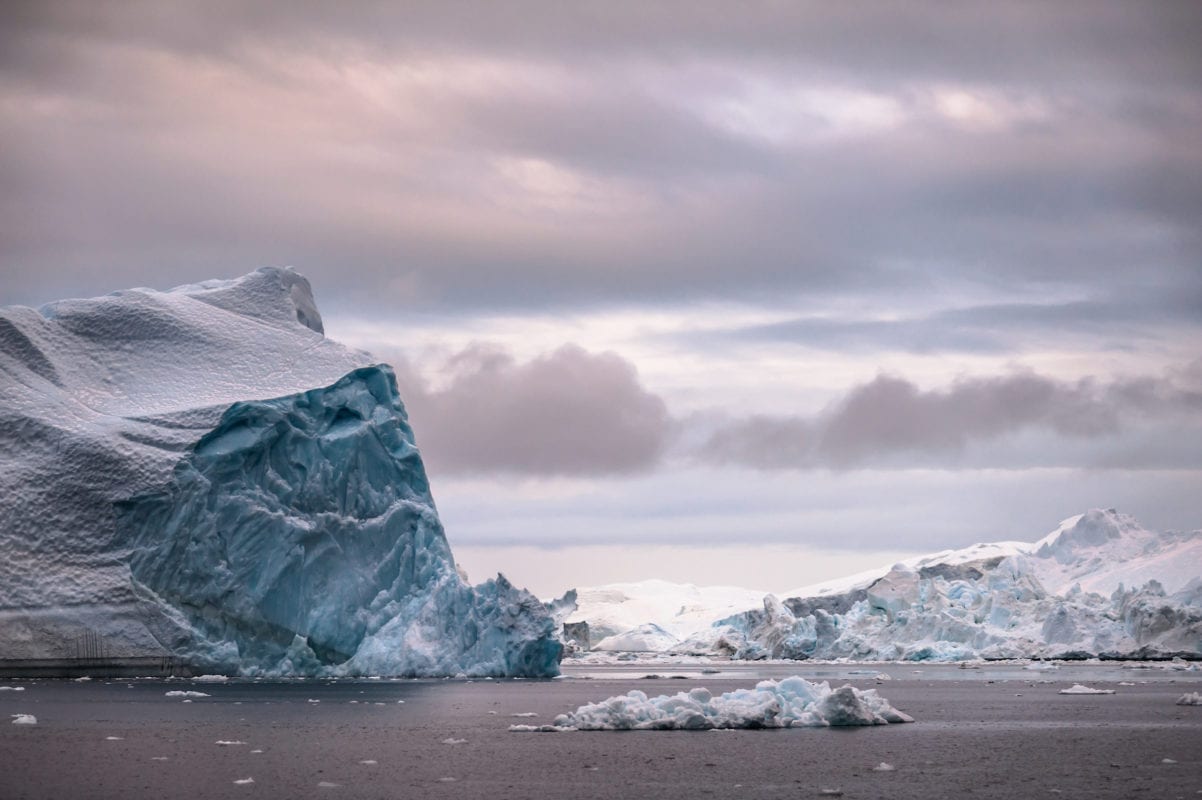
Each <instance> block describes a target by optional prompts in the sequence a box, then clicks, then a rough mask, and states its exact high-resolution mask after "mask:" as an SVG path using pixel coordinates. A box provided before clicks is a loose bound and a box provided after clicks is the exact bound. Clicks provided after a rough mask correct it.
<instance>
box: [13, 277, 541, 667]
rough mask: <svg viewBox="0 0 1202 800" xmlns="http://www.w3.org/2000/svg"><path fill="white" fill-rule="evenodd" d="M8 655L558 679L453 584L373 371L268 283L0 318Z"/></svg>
mask: <svg viewBox="0 0 1202 800" xmlns="http://www.w3.org/2000/svg"><path fill="white" fill-rule="evenodd" d="M0 492H2V494H0V496H2V497H3V498H4V499H3V500H2V501H0V502H2V503H3V504H4V513H5V518H6V522H7V524H6V525H5V526H4V529H3V530H0V546H3V548H4V550H5V552H6V553H7V554H9V558H7V559H6V560H5V561H4V563H3V564H0V643H3V652H4V654H5V658H7V659H21V660H27V661H60V662H61V661H68V662H69V661H73V660H74V661H79V660H81V659H83V660H87V661H90V662H95V661H97V660H98V659H99V660H101V661H103V660H113V659H130V658H135V659H136V658H139V657H143V658H145V657H158V658H167V659H170V660H171V661H172V663H178V664H181V665H184V667H185V668H186V669H189V670H192V671H195V672H215V673H228V674H241V675H269V676H287V675H411V676H416V675H454V674H466V675H481V676H482V675H497V676H510V675H514V676H516V675H521V676H545V675H555V674H557V673H558V661H559V657H560V653H561V648H562V646H561V644H560V643H559V641H558V639H557V636H556V625H555V622H554V620H553V619H552V618H551V616H550V615H549V614H548V612H547V610H546V609H545V608H544V607H543V605H542V604H541V603H539V602H538V600H537V599H535V598H534V597H533V596H532V595H530V594H529V593H527V592H525V591H523V590H520V589H517V588H516V587H514V586H512V585H511V584H510V583H509V582H508V581H506V580H505V579H504V577H502V576H498V577H497V578H496V579H495V580H491V581H487V582H486V583H484V584H481V585H480V586H477V587H472V586H469V585H468V584H467V583H466V582H465V581H464V579H463V578H462V577H461V576H460V575H459V574H458V572H457V571H456V569H455V565H454V559H453V558H452V555H451V550H450V545H449V544H448V542H447V539H446V535H445V533H444V531H443V528H442V525H441V522H440V521H439V518H438V514H437V511H436V509H435V505H434V500H433V497H432V495H431V493H430V487H429V482H428V480H427V477H426V473H425V468H424V466H423V462H422V459H421V454H420V451H419V450H418V448H417V447H416V444H415V440H414V435H413V431H412V429H411V427H410V426H409V423H408V419H407V415H406V412H405V408H404V405H403V403H402V402H401V399H400V396H399V394H398V391H397V385H396V379H395V376H394V375H393V373H392V370H391V368H390V367H388V366H386V365H383V364H377V363H374V360H373V359H372V358H371V356H369V355H368V354H366V353H361V352H358V351H354V350H350V349H348V348H345V347H343V346H341V345H338V344H337V343H335V342H332V341H330V340H328V339H326V338H325V337H324V334H323V326H322V321H321V317H320V314H319V313H318V311H317V307H316V303H315V302H314V300H313V296H312V293H311V290H310V287H309V284H308V282H307V281H306V280H305V279H304V278H303V277H301V276H300V275H298V274H297V273H295V272H293V271H292V270H289V269H263V270H259V271H257V272H255V273H252V274H250V275H247V276H244V277H242V278H239V279H235V280H232V281H209V282H206V283H201V284H195V285H189V286H182V287H178V288H176V289H172V290H170V291H167V292H157V291H154V290H149V289H136V290H130V291H127V292H119V293H116V294H114V295H109V296H107V297H103V298H96V299H91V300H69V301H61V302H58V303H53V304H50V305H48V306H45V307H43V308H42V309H40V310H36V311H35V310H33V309H27V308H20V307H16V308H6V309H3V310H2V311H0Z"/></svg>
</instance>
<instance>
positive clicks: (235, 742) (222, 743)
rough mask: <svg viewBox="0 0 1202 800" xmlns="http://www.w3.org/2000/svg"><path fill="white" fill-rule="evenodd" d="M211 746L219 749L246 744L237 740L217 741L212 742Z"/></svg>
mask: <svg viewBox="0 0 1202 800" xmlns="http://www.w3.org/2000/svg"><path fill="white" fill-rule="evenodd" d="M213 744H216V745H219V746H221V747H235V746H237V745H240V744H246V742H242V741H239V740H237V739H218V740H217V741H215V742H213Z"/></svg>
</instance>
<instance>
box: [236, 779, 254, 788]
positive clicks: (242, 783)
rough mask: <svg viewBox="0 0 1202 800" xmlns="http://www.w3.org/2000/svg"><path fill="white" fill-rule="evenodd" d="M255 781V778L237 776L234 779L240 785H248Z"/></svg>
mask: <svg viewBox="0 0 1202 800" xmlns="http://www.w3.org/2000/svg"><path fill="white" fill-rule="evenodd" d="M254 782H255V779H254V778H235V779H234V783H235V784H236V785H238V786H246V785H247V784H250V783H254Z"/></svg>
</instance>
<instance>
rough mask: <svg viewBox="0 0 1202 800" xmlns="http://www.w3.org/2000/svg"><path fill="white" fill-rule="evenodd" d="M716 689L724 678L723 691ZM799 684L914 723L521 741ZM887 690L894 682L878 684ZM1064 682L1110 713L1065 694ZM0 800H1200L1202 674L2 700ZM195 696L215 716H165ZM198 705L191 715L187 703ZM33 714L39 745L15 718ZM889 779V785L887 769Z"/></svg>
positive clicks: (711, 676) (636, 677) (178, 686)
mask: <svg viewBox="0 0 1202 800" xmlns="http://www.w3.org/2000/svg"><path fill="white" fill-rule="evenodd" d="M715 670H716V671H715ZM794 674H797V675H801V676H802V677H805V678H808V679H810V680H827V681H830V682H831V683H832V684H835V685H842V684H843V683H850V684H852V685H853V686H856V687H857V688H873V689H876V690H877V691H878V692H880V693H881V694H882V695H883V696H885V697H886V698H888V699H889V701H890V702H892V703H893V705H894V706H896V707H897V708H899V709H901V710H903V711H905V712H906V713H908V714H910V715H911V716H913V717H914V718H915V720H916V721H915V722H914V723H913V724H907V725H888V726H879V727H871V728H853V729H838V728H823V729H815V728H810V729H791V730H759V731H708V732H670V731H633V732H576V733H516V732H510V731H509V730H508V728H509V726H510V725H513V724H540V723H549V722H551V721H552V720H553V718H554V717H555V715H556V714H559V713H562V712H565V711H570V710H573V709H575V708H576V707H578V706H580V705H582V704H585V703H589V702H595V701H598V700H602V699H604V698H606V697H610V696H612V695H616V694H622V693H625V692H627V691H629V690H631V689H641V690H642V691H645V692H647V693H648V694H665V693H675V692H678V691H683V690H686V689H689V688H693V687H696V686H705V687H707V688H708V689H710V690H711V691H713V692H715V693H717V692H724V691H730V690H732V689H737V688H746V687H751V686H753V685H754V684H755V682H756V681H757V680H760V679H763V678H774V679H778V678H782V677H786V676H788V675H794ZM886 676H887V677H886ZM1075 683H1082V684H1085V685H1088V686H1093V687H1097V688H1107V689H1113V690H1114V691H1115V693H1114V694H1109V695H1083V696H1071V695H1061V694H1059V690H1060V689H1063V688H1066V687H1068V686H1071V685H1073V684H1075ZM0 686H10V687H23V691H12V690H5V691H0V720H3V722H0V798H4V800H16V799H17V798H55V800H61V799H63V798H143V797H144V798H176V797H178V798H226V797H232V798H267V797H272V798H274V797H288V798H300V797H330V798H543V797H564V798H573V800H576V799H577V798H581V799H583V798H655V800H668V799H670V798H699V797H738V798H760V797H764V798H777V797H779V798H786V797H787V798H798V797H836V796H842V797H848V798H854V797H863V798H923V799H924V800H929V798H932V797H950V796H971V797H999V798H1011V797H1013V798H1020V797H1021V798H1029V797H1036V798H1039V797H1051V798H1064V797H1080V798H1110V797H1114V798H1129V797H1148V798H1175V797H1195V796H1202V706H1180V705H1177V704H1176V700H1177V698H1179V697H1180V696H1181V695H1182V694H1184V693H1186V692H1197V691H1202V672H1199V671H1186V670H1182V669H1174V668H1171V666H1169V665H1164V664H1159V665H1151V666H1149V667H1148V668H1143V669H1131V668H1124V667H1121V666H1119V665H1088V664H1086V665H1064V666H1061V667H1059V668H1058V669H1054V670H1046V671H1036V670H1031V669H1024V668H1023V667H1022V666H1017V665H983V666H982V667H980V668H977V669H961V668H958V667H955V666H945V665H924V664H904V665H903V664H884V665H862V664H857V665H822V664H809V663H804V662H803V663H795V664H708V665H699V664H672V663H666V662H662V661H657V662H654V663H640V662H635V663H622V664H615V665H599V664H592V665H588V664H583V665H575V666H567V667H566V668H565V677H563V678H561V679H556V680H540V681H535V680H525V681H523V680H475V681H464V680H340V681H319V680H312V681H289V682H254V681H241V680H231V681H229V682H226V683H196V682H193V681H190V680H161V679H154V680H149V679H148V680H93V681H87V682H75V681H54V680H37V681H17V680H6V681H0ZM181 691H191V692H203V693H205V694H207V695H209V696H207V697H179V696H168V695H167V694H166V693H167V692H181ZM185 700H191V702H184V701H185ZM15 714H31V715H33V716H35V717H36V718H37V724H35V725H15V724H10V723H9V722H8V720H9V719H10V718H11V715H15ZM882 762H883V763H885V764H887V765H889V766H891V767H893V769H888V770H886V769H883V768H881V766H880V765H881V764H882Z"/></svg>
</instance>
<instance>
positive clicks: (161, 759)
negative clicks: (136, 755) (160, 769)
mask: <svg viewBox="0 0 1202 800" xmlns="http://www.w3.org/2000/svg"><path fill="white" fill-rule="evenodd" d="M150 760H151V761H166V760H167V756H151V757H150Z"/></svg>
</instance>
